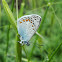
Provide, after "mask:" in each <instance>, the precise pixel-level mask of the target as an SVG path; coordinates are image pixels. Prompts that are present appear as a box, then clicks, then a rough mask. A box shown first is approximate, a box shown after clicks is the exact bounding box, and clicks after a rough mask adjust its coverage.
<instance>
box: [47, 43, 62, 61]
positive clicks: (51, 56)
mask: <svg viewBox="0 0 62 62" xmlns="http://www.w3.org/2000/svg"><path fill="white" fill-rule="evenodd" d="M61 45H62V43H60V45H59V46H58V47H57V48H56V49H55V51H54V52H53V54H52V55H50V58H49V61H48V62H51V60H52V58H53V56H54V55H55V54H56V52H57V51H58V50H59V48H60V47H61Z"/></svg>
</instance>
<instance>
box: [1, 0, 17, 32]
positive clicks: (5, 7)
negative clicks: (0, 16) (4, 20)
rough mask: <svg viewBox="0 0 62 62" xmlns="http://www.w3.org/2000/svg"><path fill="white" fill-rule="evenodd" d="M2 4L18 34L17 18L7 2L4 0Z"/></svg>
mask: <svg viewBox="0 0 62 62" xmlns="http://www.w3.org/2000/svg"><path fill="white" fill-rule="evenodd" d="M2 3H3V7H4V9H5V12H6V14H7V16H8V18H9V22H10V23H11V24H12V26H13V27H14V29H15V31H16V32H17V26H16V23H15V18H14V16H13V14H12V12H11V10H10V8H9V6H8V4H7V2H6V1H5V0H2Z"/></svg>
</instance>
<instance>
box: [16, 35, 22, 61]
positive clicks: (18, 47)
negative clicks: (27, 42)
mask: <svg viewBox="0 0 62 62" xmlns="http://www.w3.org/2000/svg"><path fill="white" fill-rule="evenodd" d="M17 41H21V40H20V35H19V34H17ZM21 59H22V45H21V44H20V43H19V42H16V61H17V62H22V61H21Z"/></svg>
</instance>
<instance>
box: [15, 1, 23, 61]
mask: <svg viewBox="0 0 62 62" xmlns="http://www.w3.org/2000/svg"><path fill="white" fill-rule="evenodd" d="M16 12H17V19H18V0H16ZM18 41H21V40H20V35H19V34H18V33H17V42H16V61H17V62H22V45H21V44H20V43H19V42H18Z"/></svg>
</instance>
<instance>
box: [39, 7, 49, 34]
mask: <svg viewBox="0 0 62 62" xmlns="http://www.w3.org/2000/svg"><path fill="white" fill-rule="evenodd" d="M48 8H49V6H47V8H46V11H45V13H44V16H43V18H42V21H41V24H40V26H39V29H38V32H39V33H40V32H41V29H42V25H43V23H44V21H45V18H46V15H47V12H48Z"/></svg>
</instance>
